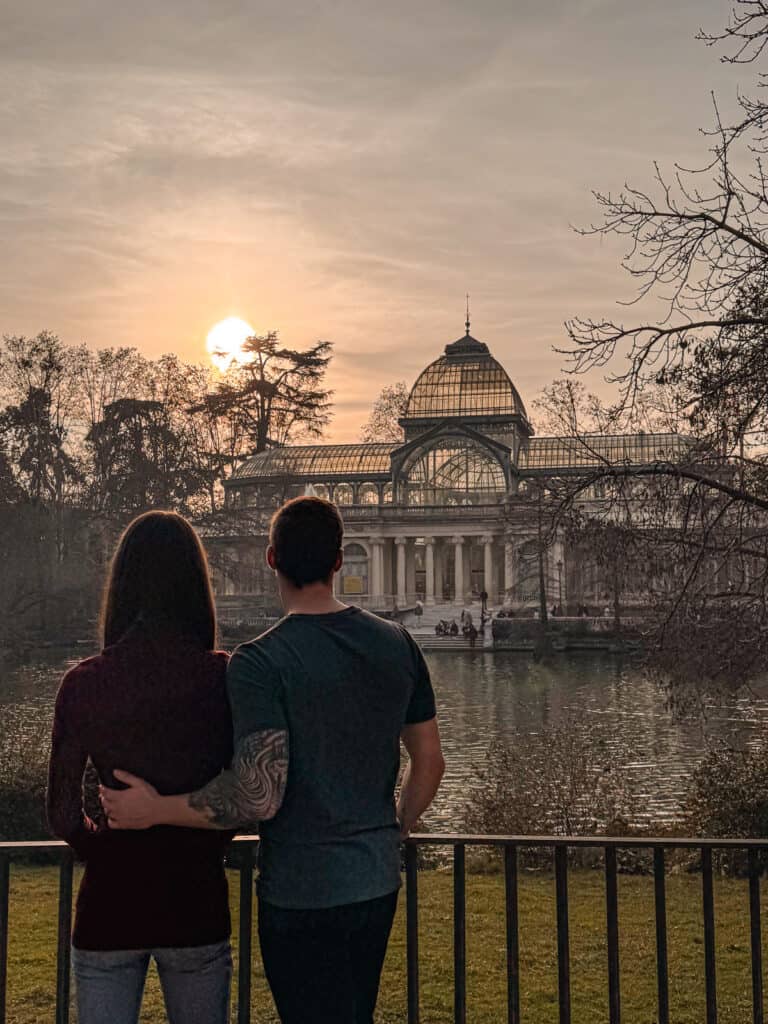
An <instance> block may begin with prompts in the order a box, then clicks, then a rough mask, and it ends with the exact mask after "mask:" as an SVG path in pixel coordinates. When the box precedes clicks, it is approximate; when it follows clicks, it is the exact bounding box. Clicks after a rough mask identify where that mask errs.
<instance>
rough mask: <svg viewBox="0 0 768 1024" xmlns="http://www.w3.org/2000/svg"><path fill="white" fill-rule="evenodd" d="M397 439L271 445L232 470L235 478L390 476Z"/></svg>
mask: <svg viewBox="0 0 768 1024" xmlns="http://www.w3.org/2000/svg"><path fill="white" fill-rule="evenodd" d="M397 447H398V444H396V443H386V444H382V443H379V444H308V445H296V446H294V447H286V448H270V449H269V450H268V451H265V452H260V453H259V454H258V455H252V456H251V457H250V458H249V459H246V461H245V462H244V463H243V464H242V465H241V466H238V468H237V469H236V470H235V471H234V473H233V474H232V479H234V480H253V479H256V480H269V479H279V478H281V477H324V476H327V477H352V476H365V477H377V476H386V477H388V476H389V473H390V461H389V455H390V452H392V451H393V450H394V449H395V448H397Z"/></svg>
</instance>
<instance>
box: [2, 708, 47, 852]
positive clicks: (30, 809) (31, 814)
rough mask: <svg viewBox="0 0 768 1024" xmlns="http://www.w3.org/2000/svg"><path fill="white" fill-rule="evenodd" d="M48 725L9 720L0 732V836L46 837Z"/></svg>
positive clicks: (4, 838)
mask: <svg viewBox="0 0 768 1024" xmlns="http://www.w3.org/2000/svg"><path fill="white" fill-rule="evenodd" d="M49 750H50V736H49V727H48V725H47V723H46V724H43V723H38V724H32V725H26V726H25V727H24V728H22V727H21V726H20V725H19V724H17V723H13V722H11V724H10V726H9V727H8V728H6V729H4V730H3V733H2V736H0V840H2V841H5V842H14V841H21V840H25V839H47V838H49V833H48V828H47V825H46V820H45V786H46V777H47V771H48V752H49Z"/></svg>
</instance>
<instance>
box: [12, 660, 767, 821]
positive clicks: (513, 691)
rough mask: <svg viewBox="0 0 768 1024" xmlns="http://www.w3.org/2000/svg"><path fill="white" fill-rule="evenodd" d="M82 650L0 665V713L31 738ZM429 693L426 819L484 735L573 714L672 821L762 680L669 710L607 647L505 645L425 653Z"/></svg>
mask: <svg viewBox="0 0 768 1024" xmlns="http://www.w3.org/2000/svg"><path fill="white" fill-rule="evenodd" d="M84 653H87V652H77V653H76V654H75V652H70V653H69V654H68V655H66V656H63V655H62V654H61V652H59V653H58V654H53V653H51V654H50V655H49V656H43V657H39V658H36V659H34V660H31V661H29V662H27V663H25V664H15V665H9V664H7V663H6V664H4V666H3V677H2V680H3V681H2V686H1V687H0V721H2V729H3V732H5V731H6V729H8V730H9V731H10V730H11V729H12V730H13V731H14V732H18V731H21V732H22V733H23V734H25V735H28V736H29V737H30V742H32V737H35V736H37V737H39V735H40V728H41V724H42V725H43V726H45V727H47V726H48V724H49V723H50V719H51V714H52V708H53V699H54V695H55V693H56V687H57V686H58V682H59V679H60V678H61V674H62V672H63V671H64V670H65V668H66V667H67V665H68V664H71V663H72V662H73V660H76V658H77V657H82V656H83V654H84ZM428 661H429V665H430V668H431V670H432V674H433V678H434V683H435V690H436V693H437V699H438V706H439V717H440V729H441V733H442V736H443V744H444V747H445V754H446V762H447V769H446V776H445V780H444V783H443V786H442V788H441V792H440V794H439V795H438V799H437V801H436V802H435V805H434V807H433V808H432V810H431V812H430V814H429V817H428V822H429V824H430V826H431V827H433V828H444V829H448V828H455V827H458V824H459V821H460V818H461V814H462V811H463V808H464V804H465V801H466V795H467V790H468V787H469V785H470V784H471V782H472V780H473V779H474V778H475V777H476V773H477V769H478V767H479V766H482V764H483V761H484V758H485V754H486V752H487V750H488V748H489V746H490V744H491V743H492V742H493V741H494V740H502V741H504V740H510V739H511V738H512V736H513V732H514V730H515V729H521V730H523V731H525V732H531V733H535V732H538V731H540V730H541V729H542V728H543V727H545V726H548V725H555V726H556V725H558V723H560V724H563V723H565V722H568V721H571V720H572V718H573V716H576V717H578V718H584V719H592V720H595V721H599V722H601V723H603V725H604V726H605V728H606V729H607V730H608V732H609V734H610V735H611V736H615V737H616V739H617V742H618V741H621V744H622V745H626V746H628V747H630V748H631V749H632V751H633V758H632V761H631V763H630V764H629V765H628V766H627V767H628V769H629V770H630V771H631V773H632V774H633V776H634V779H635V782H636V789H637V791H638V792H639V793H640V794H641V795H642V796H643V797H644V803H645V804H646V813H647V814H648V815H649V816H650V817H652V818H654V819H655V820H660V821H664V820H672V819H674V817H675V815H676V814H677V812H678V808H679V800H680V797H681V795H682V794H683V793H684V792H685V789H686V787H687V783H688V779H689V777H690V773H691V771H692V769H693V767H694V766H695V765H696V763H697V762H698V761H699V760H700V758H701V756H702V754H703V753H704V751H705V750H706V747H707V744H708V743H710V742H713V741H724V742H729V743H733V744H737V745H743V744H745V743H749V741H750V739H751V738H754V737H755V736H757V735H758V734H759V732H760V731H761V730H762V728H763V727H764V725H765V724H766V723H768V683H766V682H764V681H763V682H761V683H759V684H757V685H756V686H754V687H753V688H752V689H751V691H750V692H749V693H742V694H738V695H734V696H730V697H728V698H727V699H725V700H723V701H721V702H720V703H718V704H717V705H711V706H709V707H708V708H707V709H706V716H705V718H702V716H701V715H699V716H697V717H688V718H682V719H680V718H673V716H672V715H671V714H670V713H669V711H668V710H667V706H666V700H665V696H664V694H663V693H662V692H661V691H660V690H659V689H658V688H657V687H656V686H655V684H653V683H652V682H650V681H649V680H648V679H647V678H646V677H645V676H644V675H643V674H642V672H641V671H640V670H639V669H637V668H636V667H634V666H632V665H631V664H627V663H622V662H621V661H620V660H618V659H616V658H612V657H610V656H607V655H568V656H566V655H563V656H561V657H560V658H559V659H557V660H556V661H554V662H552V663H549V664H546V665H544V664H537V663H535V662H534V661H533V660H532V659H531V658H530V657H528V656H527V655H524V654H516V653H513V652H496V653H490V652H489V653H479V652H477V653H470V652H467V653H464V654H458V655H456V654H451V655H448V654H443V653H437V654H430V655H429V656H428Z"/></svg>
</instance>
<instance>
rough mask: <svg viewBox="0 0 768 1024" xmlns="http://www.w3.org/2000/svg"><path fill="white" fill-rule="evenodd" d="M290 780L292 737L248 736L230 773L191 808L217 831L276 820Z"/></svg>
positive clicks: (271, 732)
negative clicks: (200, 814) (289, 762)
mask: <svg viewBox="0 0 768 1024" xmlns="http://www.w3.org/2000/svg"><path fill="white" fill-rule="evenodd" d="M287 778H288V733H287V732H286V731H285V730H282V729H267V730H264V731H263V732H254V733H251V734H250V735H249V736H246V737H245V739H243V740H242V741H241V742H240V743H239V744H238V747H237V750H236V751H235V756H234V758H233V760H232V767H231V768H230V769H229V771H226V772H222V773H221V775H219V776H217V777H216V778H215V779H213V780H212V781H211V782H209V783H208V785H207V786H204V787H203V789H199V790H198V791H197V792H196V793H192V794H190V797H189V805H190V807H192V808H194V809H195V810H196V811H200V812H201V813H202V814H204V815H205V816H206V817H207V818H208V820H209V821H210V822H211V824H212V825H214V826H215V827H216V828H237V827H238V826H240V825H250V824H254V823H256V822H259V821H267V820H268V819H269V818H273V817H274V816H275V815H276V814H277V812H278V810H279V809H280V805H281V803H282V802H283V795H284V793H285V784H286V780H287Z"/></svg>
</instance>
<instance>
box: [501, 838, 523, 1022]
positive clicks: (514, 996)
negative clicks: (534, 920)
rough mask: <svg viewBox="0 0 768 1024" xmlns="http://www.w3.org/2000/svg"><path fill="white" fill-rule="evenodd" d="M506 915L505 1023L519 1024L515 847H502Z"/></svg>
mask: <svg viewBox="0 0 768 1024" xmlns="http://www.w3.org/2000/svg"><path fill="white" fill-rule="evenodd" d="M504 890H505V891H504V895H505V909H506V917H507V922H506V923H507V1024H520V939H519V921H518V906H517V847H516V846H505V847H504Z"/></svg>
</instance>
